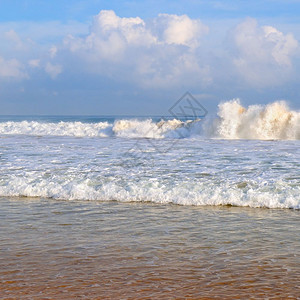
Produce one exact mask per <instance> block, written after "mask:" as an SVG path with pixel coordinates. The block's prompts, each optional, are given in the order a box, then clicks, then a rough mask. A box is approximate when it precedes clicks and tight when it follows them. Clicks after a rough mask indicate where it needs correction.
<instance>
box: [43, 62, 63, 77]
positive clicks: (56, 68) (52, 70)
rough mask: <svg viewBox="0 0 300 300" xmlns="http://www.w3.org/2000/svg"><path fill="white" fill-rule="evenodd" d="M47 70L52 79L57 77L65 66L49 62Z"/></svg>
mask: <svg viewBox="0 0 300 300" xmlns="http://www.w3.org/2000/svg"><path fill="white" fill-rule="evenodd" d="M45 71H46V73H47V74H49V75H50V77H51V78H52V79H55V78H56V77H57V76H58V75H59V74H60V73H62V71H63V68H62V66H61V65H59V64H52V63H50V62H48V63H47V64H46V66H45Z"/></svg>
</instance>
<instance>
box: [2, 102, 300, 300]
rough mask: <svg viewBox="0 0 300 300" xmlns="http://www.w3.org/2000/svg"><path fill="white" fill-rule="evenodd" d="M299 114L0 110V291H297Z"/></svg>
mask: <svg viewBox="0 0 300 300" xmlns="http://www.w3.org/2000/svg"><path fill="white" fill-rule="evenodd" d="M299 116H300V114H299V113H298V112H296V111H292V110H289V109H288V107H287V105H286V104H285V103H284V102H276V103H273V104H270V105H269V106H267V107H261V106H251V107H249V108H247V109H246V108H243V107H242V106H241V105H240V103H239V102H238V101H237V100H234V101H231V102H227V103H223V104H222V105H220V107H219V112H218V117H217V118H213V119H210V120H186V119H184V120H183V119H181V120H180V119H174V118H163V119H161V118H155V117H152V118H149V117H148V118H145V117H143V118H141V117H139V118H138V117H122V116H119V117H64V116H60V117H28V116H27V117H9V116H6V117H2V118H1V120H0V197H1V201H0V208H1V229H0V230H1V236H0V248H1V261H0V267H1V268H0V269H1V271H0V278H1V282H2V285H1V287H0V293H2V295H4V296H7V297H8V296H11V295H13V296H15V297H17V296H20V295H21V296H24V295H29V296H28V297H37V298H38V297H39V296H40V295H46V296H47V295H50V296H51V295H55V293H60V292H63V291H64V292H66V293H67V294H68V293H71V294H68V295H69V296H70V297H72V295H73V296H76V295H77V296H78V295H79V294H80V293H83V294H84V295H87V297H88V296H97V295H102V296H103V297H109V296H111V295H113V294H114V293H115V294H114V295H115V296H116V297H118V298H120V295H122V293H123V292H124V293H125V294H123V295H131V297H132V296H133V295H136V297H138V296H139V295H140V297H145V296H146V295H150V294H151V293H153V294H151V295H152V296H153V297H155V296H160V295H161V296H162V295H171V294H172V293H174V295H178V296H181V297H187V296H191V297H192V296H193V295H194V296H196V295H197V296H201V295H202V296H209V295H211V296H213V295H216V296H222V293H223V294H224V295H226V293H227V295H228V297H229V296H230V297H232V295H234V294H238V293H237V290H238V289H240V292H241V293H242V292H243V293H244V292H245V294H247V293H249V292H250V293H254V291H255V290H256V291H258V292H259V293H261V294H260V295H268V294H269V295H275V296H276V295H280V296H283V295H291V296H295V295H297V293H298V295H299V286H298V285H297V283H296V282H298V281H299V279H300V278H299V271H300V269H299V267H298V266H299V259H298V257H299V246H300V245H299V239H298V237H299V229H298V228H299V218H298V217H299V209H300V171H299V170H300V147H299V146H300V117H299ZM42 269H43V270H45V272H43V274H44V275H43V276H41V272H40V270H42ZM124 285H125V288H124V289H123V292H122V291H121V290H122V289H121V288H120V286H122V287H124ZM118 287H119V294H118V291H117V289H118ZM178 289H181V291H182V293H180V291H178ZM1 291H2V292H1ZM50 291H51V292H50ZM175 291H176V292H175ZM201 291H202V293H201ZM131 292H132V293H131ZM4 293H5V294H4ZM147 293H148V294H147ZM160 293H161V294H160ZM168 293H169V294H168ZM257 295H258V294H257ZM124 298H126V297H125V296H124Z"/></svg>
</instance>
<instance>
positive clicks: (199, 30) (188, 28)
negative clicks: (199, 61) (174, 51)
mask: <svg viewBox="0 0 300 300" xmlns="http://www.w3.org/2000/svg"><path fill="white" fill-rule="evenodd" d="M155 23H156V24H158V26H159V27H161V28H162V32H163V34H162V38H163V39H162V41H163V42H165V43H167V44H177V45H185V46H188V47H197V46H198V45H199V42H200V37H202V36H203V35H204V34H207V33H208V31H209V29H208V26H206V25H204V24H203V23H202V22H201V21H200V20H192V19H190V18H189V17H188V16H187V15H182V16H177V15H168V14H160V15H159V16H158V18H157V19H156V20H155Z"/></svg>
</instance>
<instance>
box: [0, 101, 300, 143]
mask: <svg viewBox="0 0 300 300" xmlns="http://www.w3.org/2000/svg"><path fill="white" fill-rule="evenodd" d="M0 135H30V136H73V137H111V136H115V137H122V138H154V139H163V138H175V139H176V138H187V137H197V136H199V135H200V136H202V137H207V138H222V139H259V140H299V139H300V112H296V111H292V110H290V109H289V108H288V105H287V104H286V102H284V101H279V102H274V103H271V104H269V105H266V106H262V105H251V106H249V107H248V108H245V107H243V106H242V105H241V104H240V100H239V99H234V100H231V101H227V102H224V103H221V104H220V105H219V111H218V117H217V118H216V119H214V120H213V121H201V122H199V120H196V121H192V120H189V121H181V120H177V119H173V120H161V121H159V122H155V121H153V120H152V119H146V120H137V119H123V120H116V121H115V122H114V123H109V122H99V123H82V122H59V123H47V122H41V121H22V122H15V121H9V122H1V123H0Z"/></svg>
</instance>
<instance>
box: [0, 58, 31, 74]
mask: <svg viewBox="0 0 300 300" xmlns="http://www.w3.org/2000/svg"><path fill="white" fill-rule="evenodd" d="M0 77H3V78H14V79H23V78H28V75H27V74H26V73H25V72H24V71H23V66H22V64H21V63H20V62H19V61H18V60H16V59H9V60H5V59H4V58H2V57H1V56H0Z"/></svg>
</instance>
